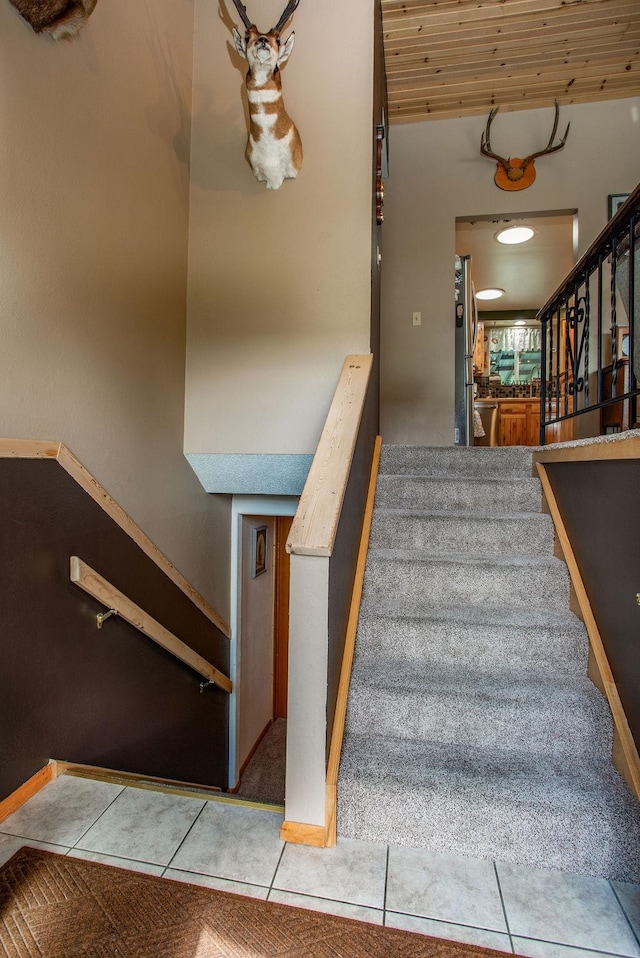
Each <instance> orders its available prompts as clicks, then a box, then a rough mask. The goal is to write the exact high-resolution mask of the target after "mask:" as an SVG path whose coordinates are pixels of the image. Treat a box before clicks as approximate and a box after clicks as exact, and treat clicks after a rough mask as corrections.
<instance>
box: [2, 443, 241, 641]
mask: <svg viewBox="0 0 640 958" xmlns="http://www.w3.org/2000/svg"><path fill="white" fill-rule="evenodd" d="M0 458H6V459H55V460H56V461H57V462H58V464H59V465H60V466H62V468H63V469H65V470H66V472H67V473H68V474H69V475H70V476H71V477H72V479H74V480H75V481H76V482H77V483H78V485H79V486H81V487H82V489H84V491H85V492H86V493H88V494H89V495H90V496H91V498H92V499H93V500H94V501H95V502H97V503H98V505H99V506H100V507H101V508H102V509H104V511H105V512H106V513H107V515H109V516H110V517H111V518H112V519H113V521H114V522H116V523H117V524H118V525H119V526H120V528H121V529H122V530H123V531H124V532H126V533H127V535H128V536H130V538H131V539H133V541H134V542H135V543H136V545H138V546H139V547H140V548H141V549H142V551H143V552H144V553H145V555H147V556H148V557H149V558H150V559H151V560H152V561H153V562H155V564H156V565H157V566H158V568H160V569H162V571H163V572H164V574H165V575H167V576H168V577H169V578H170V579H171V581H172V582H173V583H174V584H175V585H177V586H178V588H179V589H180V590H181V591H182V592H184V594H185V595H187V596H188V597H189V598H190V599H191V601H192V602H193V604H194V605H195V606H197V608H198V609H200V611H201V612H202V613H203V614H204V615H206V617H207V618H208V619H209V621H210V622H212V623H213V624H214V625H215V626H216V627H217V628H218V629H220V631H221V632H222V633H223V635H225V636H226V637H227V638H229V636H230V634H231V633H230V629H229V626H228V625H227V623H226V622H225V621H224V620H223V619H222V618H221V617H220V616H219V615H218V613H217V612H216V611H215V609H214V608H213V607H212V606H211V605H210V604H209V603H208V602H207V601H206V599H204V598H203V596H202V595H200V593H199V592H198V591H197V590H196V589H194V588H193V586H192V585H191V584H190V583H189V582H188V581H187V580H186V579H185V577H184V576H183V575H182V573H180V572H179V571H178V570H177V569H176V567H175V566H174V565H173V563H172V562H170V561H169V559H167V557H166V556H165V555H164V554H163V553H162V552H161V551H160V549H158V547H157V546H156V545H154V543H153V542H152V541H151V539H149V537H148V536H147V535H146V534H145V533H144V532H143V531H142V529H140V527H139V526H137V525H136V523H135V522H134V521H133V519H132V518H131V517H130V516H128V515H127V513H126V512H125V511H124V509H122V508H121V507H120V506H119V505H118V503H117V502H116V501H115V500H114V499H112V498H111V496H110V495H109V493H108V492H107V491H106V490H105V489H103V487H102V486H101V485H100V483H99V482H98V481H97V479H94V477H93V476H92V475H91V473H90V472H89V471H88V470H87V469H85V467H84V466H83V465H82V463H81V462H80V461H79V460H78V459H76V457H75V456H74V455H73V453H72V452H70V450H69V449H67V447H66V446H65V445H64V443H61V442H48V441H46V440H40V439H2V438H0Z"/></svg>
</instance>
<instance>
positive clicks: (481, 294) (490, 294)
mask: <svg viewBox="0 0 640 958" xmlns="http://www.w3.org/2000/svg"><path fill="white" fill-rule="evenodd" d="M501 296H504V290H503V289H497V288H488V289H479V290H478V292H477V293H476V299H500V297H501Z"/></svg>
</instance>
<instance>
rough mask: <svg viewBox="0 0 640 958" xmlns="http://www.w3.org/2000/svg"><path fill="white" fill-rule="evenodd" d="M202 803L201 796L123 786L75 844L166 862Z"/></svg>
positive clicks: (94, 850) (81, 846)
mask: <svg viewBox="0 0 640 958" xmlns="http://www.w3.org/2000/svg"><path fill="white" fill-rule="evenodd" d="M204 804H205V803H204V801H202V800H200V799H195V798H185V797H183V796H180V795H168V794H165V793H164V792H156V791H152V790H151V789H145V788H126V789H124V790H123V792H122V793H121V794H120V795H119V796H118V798H117V799H116V801H115V802H114V803H113V805H111V807H110V808H109V809H108V810H107V811H106V812H105V813H104V815H102V816H101V817H100V819H99V820H98V821H97V822H96V824H95V825H94V826H93V827H92V828H90V829H89V831H88V832H87V833H86V835H84V836H83V838H82V839H81V840H80V841H79V842H78V843H77V845H78V848H82V849H86V850H88V851H93V852H101V853H102V854H104V855H115V856H116V857H118V858H131V859H134V860H135V861H140V862H151V863H154V864H156V865H168V864H169V861H170V860H171V858H172V856H173V855H174V854H175V852H176V849H177V848H178V847H179V845H180V843H181V841H182V840H183V838H184V836H185V834H186V833H187V831H188V829H189V828H190V827H191V825H192V824H193V822H194V820H195V819H196V818H197V816H198V814H199V813H200V811H201V809H202V807H203V805H204Z"/></svg>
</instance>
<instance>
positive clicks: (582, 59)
mask: <svg viewBox="0 0 640 958" xmlns="http://www.w3.org/2000/svg"><path fill="white" fill-rule="evenodd" d="M639 60H640V38H639V40H638V42H636V41H635V40H632V41H629V42H626V43H624V42H623V43H616V42H614V43H610V44H607V45H606V46H603V47H601V48H599V49H597V50H593V51H588V52H586V53H585V50H584V49H583V48H579V49H576V50H571V51H567V50H566V49H564V48H562V49H557V50H553V51H547V53H546V56H545V57H544V59H543V61H542V65H543V66H544V68H545V69H553V68H560V67H562V66H566V67H567V69H568V70H571V69H573V70H580V69H582V68H586V67H588V66H589V65H590V64H595V63H600V64H601V65H602V66H603V69H604V68H606V65H607V63H627V62H628V63H630V64H631V65H633V64H635V63H637V62H638V61H639ZM540 65H541V60H540V52H539V51H536V52H535V53H529V54H526V55H520V56H516V55H511V56H508V57H501V58H499V59H492V60H487V59H486V57H483V56H480V55H479V56H476V57H461V58H457V59H455V60H453V59H449V58H447V57H442V58H441V59H440V60H437V59H435V58H433V57H429V62H428V63H425V62H424V60H423V59H420V60H418V61H416V62H415V63H414V64H412V65H409V66H406V67H404V68H400V66H398V68H397V69H394V70H393V71H392V72H388V74H387V83H388V85H389V89H393V88H394V87H395V86H396V85H397V84H402V83H411V82H412V81H413V80H415V79H417V78H421V77H427V76H433V77H438V76H440V75H441V74H444V75H445V76H447V77H463V76H479V75H480V74H482V73H484V72H485V71H486V70H487V69H488V68H491V69H492V70H494V71H495V75H496V76H501V75H503V73H512V72H513V71H516V70H523V71H524V70H527V68H528V67H530V66H536V67H540Z"/></svg>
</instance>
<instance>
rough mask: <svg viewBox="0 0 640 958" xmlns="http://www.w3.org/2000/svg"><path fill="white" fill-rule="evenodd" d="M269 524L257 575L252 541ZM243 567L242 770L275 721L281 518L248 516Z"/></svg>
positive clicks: (240, 753) (241, 666) (241, 614)
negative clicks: (262, 563) (277, 565)
mask: <svg viewBox="0 0 640 958" xmlns="http://www.w3.org/2000/svg"><path fill="white" fill-rule="evenodd" d="M263 526H264V527H266V529H267V562H266V569H265V571H264V572H263V573H262V574H261V575H258V576H256V577H253V569H252V563H253V552H252V537H253V532H254V530H255V529H259V528H260V527H263ZM241 563H242V565H241V599H240V632H241V636H242V642H241V659H240V662H239V663H238V665H237V667H238V669H239V671H240V673H241V675H242V683H241V698H240V714H239V728H238V753H237V754H238V757H237V763H238V768H242V766H243V765H244V763H245V762H246V760H247V758H248V757H249V755H250V754H251V751H252V749H253V748H254V746H255V745H256V743H257V741H258V740H259V738H260V736H261V734H262V733H263V732H264V730H265V728H266V727H267V726H268V724H269V723H270V722H271V720H272V718H273V667H274V647H273V615H274V602H275V592H274V589H275V519H273V518H270V517H268V516H243V517H242V540H241Z"/></svg>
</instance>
